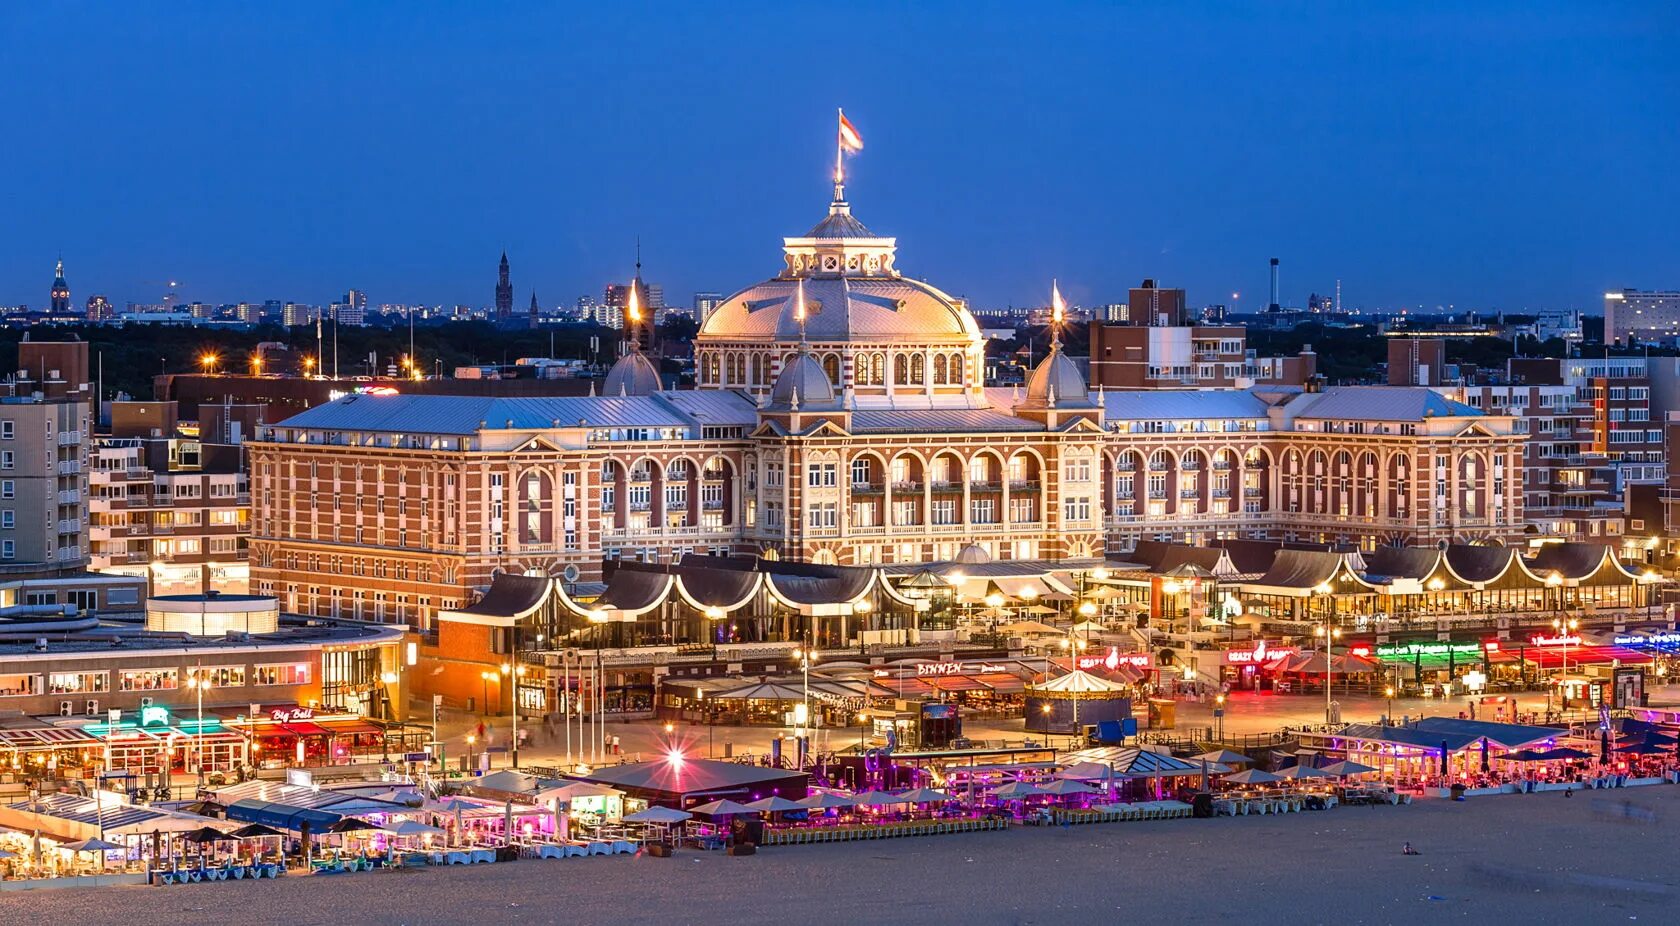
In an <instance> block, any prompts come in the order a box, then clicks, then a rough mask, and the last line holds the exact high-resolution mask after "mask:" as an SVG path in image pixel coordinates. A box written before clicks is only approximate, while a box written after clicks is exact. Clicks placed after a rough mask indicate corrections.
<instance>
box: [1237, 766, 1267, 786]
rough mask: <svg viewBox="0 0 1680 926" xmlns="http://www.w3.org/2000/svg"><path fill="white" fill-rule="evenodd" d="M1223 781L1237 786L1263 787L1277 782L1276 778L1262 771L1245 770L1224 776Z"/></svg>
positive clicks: (1255, 769)
mask: <svg viewBox="0 0 1680 926" xmlns="http://www.w3.org/2000/svg"><path fill="white" fill-rule="evenodd" d="M1224 780H1226V781H1228V782H1231V783H1232V784H1238V785H1265V784H1271V783H1272V782H1274V781H1277V780H1278V776H1276V775H1273V774H1272V773H1271V772H1268V771H1266V770H1264V769H1258V768H1245V769H1243V770H1242V771H1240V772H1232V773H1231V774H1229V775H1226V776H1225V779H1224Z"/></svg>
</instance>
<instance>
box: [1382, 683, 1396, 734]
mask: <svg viewBox="0 0 1680 926" xmlns="http://www.w3.org/2000/svg"><path fill="white" fill-rule="evenodd" d="M1383 696H1384V697H1386V698H1387V699H1388V713H1386V714H1384V715H1383V725H1384V726H1387V725H1389V724H1391V723H1393V722H1394V686H1393V685H1389V686H1388V687H1386V688H1384V689H1383Z"/></svg>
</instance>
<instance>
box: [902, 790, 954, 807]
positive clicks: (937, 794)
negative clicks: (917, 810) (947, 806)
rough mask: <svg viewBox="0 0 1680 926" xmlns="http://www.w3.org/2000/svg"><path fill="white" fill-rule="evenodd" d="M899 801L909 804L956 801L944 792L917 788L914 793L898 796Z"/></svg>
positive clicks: (904, 793) (907, 792) (906, 792)
mask: <svg viewBox="0 0 1680 926" xmlns="http://www.w3.org/2000/svg"><path fill="white" fill-rule="evenodd" d="M898 799H899V800H901V801H904V802H905V803H907V804H944V803H947V802H949V801H954V800H956V798H954V797H952V796H951V795H949V794H946V793H945V792H944V791H937V790H935V789H933V788H917V789H915V790H914V791H905V792H903V793H901V794H899V795H898Z"/></svg>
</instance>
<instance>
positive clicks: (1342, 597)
mask: <svg viewBox="0 0 1680 926" xmlns="http://www.w3.org/2000/svg"><path fill="white" fill-rule="evenodd" d="M1121 558H1123V559H1126V560H1128V561H1129V562H1130V563H1131V564H1132V566H1133V568H1130V569H1117V570H1114V571H1113V572H1112V574H1111V575H1110V576H1109V577H1108V578H1107V579H1106V580H1105V582H1106V583H1107V584H1115V585H1119V586H1122V587H1129V592H1128V593H1127V594H1125V595H1124V596H1123V597H1124V598H1125V599H1126V600H1129V601H1136V600H1139V599H1141V598H1143V597H1144V596H1142V595H1140V594H1139V593H1138V590H1139V589H1140V588H1142V587H1145V586H1147V588H1148V590H1149V594H1148V596H1147V599H1146V600H1147V601H1148V604H1149V609H1150V615H1151V616H1152V617H1156V618H1166V619H1169V620H1172V621H1181V620H1185V619H1187V618H1189V617H1192V616H1196V617H1202V618H1205V619H1210V620H1213V621H1214V622H1218V615H1220V614H1223V615H1225V616H1227V617H1236V616H1237V615H1251V616H1254V617H1256V618H1258V619H1259V620H1260V621H1262V622H1265V621H1275V622H1322V621H1324V620H1326V619H1327V618H1328V619H1333V620H1335V621H1337V622H1338V623H1342V624H1356V625H1359V626H1366V625H1376V626H1379V627H1380V626H1381V625H1383V624H1385V623H1390V624H1398V625H1406V624H1411V623H1423V622H1427V623H1436V622H1441V621H1446V622H1454V621H1455V620H1481V619H1488V618H1494V617H1498V616H1509V617H1513V618H1516V619H1517V620H1518V621H1519V622H1521V621H1523V620H1524V619H1525V618H1526V619H1527V622H1529V623H1538V622H1542V618H1543V619H1544V620H1545V621H1549V620H1552V619H1553V618H1555V617H1556V616H1557V615H1558V614H1560V613H1564V612H1571V613H1579V614H1582V615H1587V616H1590V615H1593V614H1598V613H1606V614H1608V613H1612V612H1615V613H1627V614H1632V613H1634V612H1637V611H1639V610H1641V609H1649V610H1654V609H1655V608H1656V607H1657V606H1658V604H1659V600H1660V593H1661V586H1662V584H1663V582H1664V581H1665V580H1664V579H1663V578H1662V577H1661V576H1659V575H1658V574H1656V573H1655V572H1653V571H1650V570H1647V569H1645V568H1643V567H1635V566H1629V565H1627V564H1624V563H1623V562H1622V560H1621V558H1620V557H1619V555H1618V553H1617V551H1616V548H1615V547H1613V546H1610V545H1601V544H1591V543H1548V544H1543V545H1540V546H1538V547H1536V548H1534V549H1533V550H1527V549H1523V548H1519V547H1501V546H1475V545H1467V544H1447V545H1443V546H1438V547H1437V546H1430V547H1379V548H1377V549H1375V550H1369V551H1358V550H1352V549H1343V548H1334V547H1328V546H1320V545H1310V544H1297V543H1274V542H1270V541H1258V540H1217V541H1214V542H1213V543H1211V544H1210V545H1207V546H1191V545H1187V544H1176V543H1166V542H1158V541H1140V542H1139V543H1138V544H1137V546H1136V548H1135V549H1134V550H1133V551H1132V552H1131V553H1130V554H1126V555H1124V556H1123V557H1121Z"/></svg>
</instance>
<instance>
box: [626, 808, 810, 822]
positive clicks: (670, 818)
mask: <svg viewBox="0 0 1680 926" xmlns="http://www.w3.org/2000/svg"><path fill="white" fill-rule="evenodd" d="M801 806H803V805H801ZM693 816H694V814H691V813H689V812H688V811H686V810H677V809H676V808H674V807H661V806H659V805H658V804H655V805H654V806H652V807H649V808H647V809H646V810H638V811H636V812H635V813H629V814H625V815H624V822H625V823H661V824H666V825H669V824H672V823H684V822H687V821H688V820H689V818H691V817H693Z"/></svg>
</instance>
